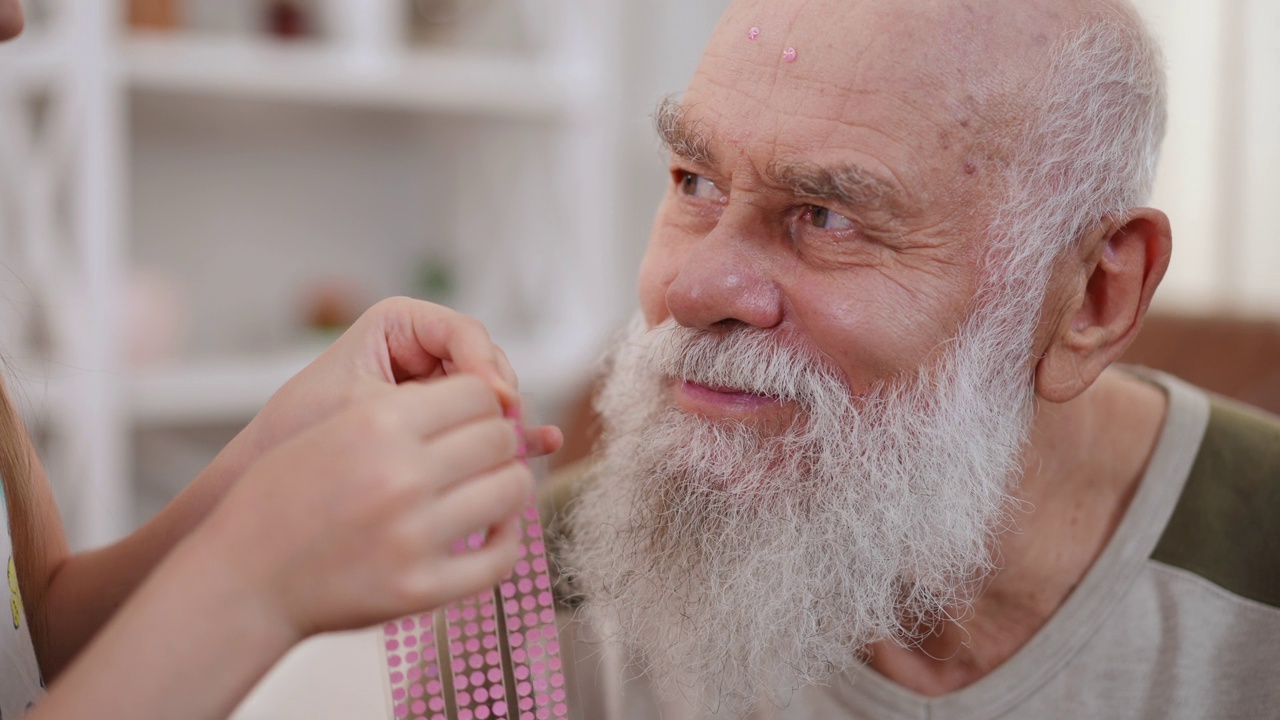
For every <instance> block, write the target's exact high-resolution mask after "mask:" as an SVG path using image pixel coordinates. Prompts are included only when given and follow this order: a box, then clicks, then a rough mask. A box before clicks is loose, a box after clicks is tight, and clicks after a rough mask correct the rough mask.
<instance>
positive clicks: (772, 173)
mask: <svg viewBox="0 0 1280 720" xmlns="http://www.w3.org/2000/svg"><path fill="white" fill-rule="evenodd" d="M765 174H766V176H767V177H768V178H769V179H770V180H771V181H773V182H775V183H777V184H779V185H783V186H785V187H787V188H789V189H790V190H791V191H792V192H794V193H795V194H796V195H799V196H801V197H806V198H815V199H820V200H828V201H831V202H834V203H838V204H840V205H845V206H848V207H853V208H869V209H879V210H884V211H887V212H891V213H894V214H897V213H899V212H901V211H902V209H903V207H902V206H903V202H904V198H903V196H902V192H901V191H900V190H899V189H898V187H897V185H895V184H894V183H892V182H890V181H888V180H885V179H884V178H881V177H879V176H877V175H876V174H874V173H872V172H871V171H869V170H867V169H866V168H864V167H862V166H860V165H855V164H844V165H838V166H834V167H822V166H819V165H815V164H813V163H809V162H801V161H791V160H775V161H773V162H772V163H770V164H769V167H768V168H766V170H765Z"/></svg>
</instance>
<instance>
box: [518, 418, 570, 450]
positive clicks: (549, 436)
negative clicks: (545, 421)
mask: <svg viewBox="0 0 1280 720" xmlns="http://www.w3.org/2000/svg"><path fill="white" fill-rule="evenodd" d="M524 442H525V448H526V450H525V452H526V453H527V454H528V457H531V458H536V457H542V456H543V455H550V454H551V453H553V452H556V451H557V450H559V449H560V448H562V447H564V433H563V432H561V431H560V428H558V427H556V426H555V425H539V426H538V427H531V428H525V430H524Z"/></svg>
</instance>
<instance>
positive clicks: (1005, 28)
mask: <svg viewBox="0 0 1280 720" xmlns="http://www.w3.org/2000/svg"><path fill="white" fill-rule="evenodd" d="M1164 102H1165V98H1164V88H1163V76H1162V71H1161V68H1160V60H1159V55H1158V51H1157V49H1156V48H1155V47H1154V45H1153V43H1152V41H1151V40H1150V39H1149V37H1148V36H1147V34H1146V32H1145V31H1144V29H1143V27H1142V24H1141V22H1140V20H1139V19H1138V17H1137V16H1136V15H1135V13H1134V12H1133V10H1132V9H1131V8H1130V7H1128V6H1127V5H1125V4H1124V3H1123V2H1122V1H1120V0H1117V1H1115V2H1100V1H1098V0H1002V1H995V0H993V1H991V2H974V1H973V0H909V1H904V0H857V1H851V0H804V1H803V2H802V1H800V0H767V1H766V0H740V1H739V2H735V3H734V4H733V6H732V7H731V8H730V9H729V11H728V12H727V13H726V14H725V16H724V17H723V19H722V20H721V22H720V24H719V26H718V28H717V30H716V31H715V34H714V36H713V37H712V39H711V42H710V44H709V45H708V47H707V50H706V53H705V55H704V56H703V59H702V62H701V64H700V66H699V68H698V70H697V73H696V75H695V77H694V79H693V81H692V83H691V84H690V86H689V88H688V90H687V92H685V93H684V94H683V95H682V96H681V97H680V99H679V101H668V102H665V103H663V104H662V105H661V106H660V107H659V109H658V113H657V124H658V129H659V132H660V135H661V137H662V139H663V140H664V142H665V143H666V145H667V146H668V147H669V149H670V167H671V186H670V190H669V192H668V193H667V196H666V199H665V200H664V201H663V203H662V206H661V207H660V209H659V210H658V214H657V218H656V220H655V222H654V226H653V231H652V236H651V239H650V243H649V249H648V253H647V255H646V257H645V261H644V265H643V268H642V271H641V275H640V301H641V308H642V312H641V316H640V317H639V318H638V319H637V321H636V322H635V324H634V326H633V327H632V329H631V332H630V335H629V336H628V337H627V338H626V339H625V341H624V342H622V343H621V345H620V346H619V348H618V349H617V351H616V353H615V354H614V356H613V360H612V363H611V368H610V374H609V377H608V379H607V381H606V383H605V386H604V388H603V390H602V392H601V396H600V399H599V409H600V411H601V414H602V416H603V418H604V427H605V434H606V436H605V446H604V448H603V451H602V455H601V457H600V459H599V462H598V463H597V465H596V467H595V470H594V472H593V473H592V474H591V476H590V478H589V481H588V482H587V484H586V485H585V486H583V487H581V488H580V489H579V490H578V497H577V500H576V502H575V503H574V505H573V506H572V510H571V512H570V514H569V517H568V520H567V522H566V529H567V537H566V539H565V541H564V545H565V547H564V557H563V565H564V567H565V568H566V570H567V572H568V574H569V577H570V578H571V581H572V583H573V585H574V587H575V589H576V590H577V591H578V592H579V593H580V596H581V598H582V600H583V611H582V613H581V617H583V618H585V619H587V620H589V621H590V623H591V626H592V628H593V629H594V631H595V632H597V633H599V635H600V636H601V637H602V638H603V639H604V641H605V642H606V643H607V646H606V647H607V649H608V651H609V652H614V651H615V650H616V651H617V652H619V653H620V654H621V656H622V657H624V658H625V659H627V660H629V661H632V662H633V663H634V664H632V665H630V669H629V670H625V671H624V672H623V675H622V677H613V676H610V673H609V672H608V671H607V669H608V664H605V665H604V666H603V667H604V668H605V670H604V671H602V672H600V673H599V677H597V678H596V680H595V682H591V681H588V680H580V681H579V683H578V687H577V689H576V691H575V694H574V697H573V698H572V699H576V700H577V701H578V702H579V703H582V704H583V706H584V707H583V712H584V713H585V714H586V716H587V717H601V716H602V715H601V714H600V713H601V712H603V711H602V710H600V709H599V708H603V707H606V706H608V707H612V708H613V710H614V711H619V710H620V711H621V713H622V717H625V718H640V717H675V718H683V717H706V716H711V715H722V716H727V717H738V716H744V715H749V716H750V717H762V718H764V717H767V718H774V717H778V718H837V717H857V718H864V717H865V718H899V717H903V718H906V717H919V718H925V717H946V718H952V717H954V718H1010V717H1018V718H1104V717H1105V718H1173V717H1176V718H1183V717H1185V718H1207V717H1260V716H1264V715H1272V714H1274V713H1275V712H1277V710H1276V708H1278V707H1280V681H1277V679H1276V678H1277V675H1276V672H1277V670H1276V668H1277V667H1280V523H1277V522H1276V512H1277V508H1280V489H1278V488H1280V483H1278V482H1277V478H1278V477H1280V425H1277V424H1276V421H1275V419H1274V418H1267V417H1263V416H1262V415H1260V414H1256V413H1253V412H1251V411H1249V410H1247V409H1243V408H1239V407H1234V406H1231V405H1229V404H1227V403H1225V402H1222V401H1219V400H1216V399H1210V398H1208V397H1207V396H1206V395H1205V394H1203V393H1202V392H1200V391H1198V390H1196V389H1194V388H1192V387H1190V386H1188V385H1186V384H1184V383H1181V382H1179V381H1177V380H1175V379H1173V378H1170V377H1167V376H1162V375H1159V374H1156V373H1150V372H1140V371H1136V370H1127V369H1115V368H1111V367H1110V366H1111V365H1112V363H1113V362H1115V361H1116V359H1117V358H1118V357H1119V356H1120V355H1121V353H1122V352H1123V351H1124V350H1125V348H1126V347H1127V346H1128V345H1129V343H1130V342H1131V341H1132V339H1133V337H1134V335H1135V334H1136V333H1137V332H1138V328H1139V326H1140V325H1141V322H1142V319H1143V316H1144V314H1145V313H1146V311H1147V307H1148V303H1149V301H1150V300H1151V297H1152V294H1153V293H1154V291H1155V289H1156V286H1157V285H1158V284H1159V282H1160V279H1161V277H1162V275H1163V273H1164V271H1165V268H1166V266H1167V264H1168V261H1169V253H1170V229H1169V222H1168V219H1167V218H1166V217H1165V215H1164V214H1163V213H1161V212H1159V211H1158V210H1153V209H1150V208H1146V207H1142V204H1143V202H1144V201H1145V199H1146V197H1147V195H1148V192H1149V189H1150V186H1151V182H1152V176H1153V174H1154V170H1155V165H1156V157H1157V154H1158V150H1159V144H1160V139H1161V135H1162V132H1163V128H1164V113H1165V110H1164ZM597 657H598V656H596V655H590V656H588V659H587V660H585V661H584V664H586V665H590V666H592V667H593V668H594V667H597V666H599V663H598V660H597ZM624 678H629V679H626V680H625V681H624ZM593 702H599V703H601V704H599V705H592V704H591V703H593Z"/></svg>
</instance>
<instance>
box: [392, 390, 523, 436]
mask: <svg viewBox="0 0 1280 720" xmlns="http://www.w3.org/2000/svg"><path fill="white" fill-rule="evenodd" d="M392 393H393V395H392V398H391V399H390V400H389V401H388V404H389V407H388V408H387V409H386V410H385V411H384V410H380V409H378V408H376V407H375V409H374V412H375V413H382V412H386V413H389V414H390V415H391V416H392V418H395V419H398V421H399V422H403V423H405V429H406V430H408V431H409V432H412V433H414V434H415V435H417V436H419V437H424V438H425V437H430V436H432V435H435V434H437V433H439V432H442V431H444V430H446V429H449V428H452V427H454V426H455V425H459V424H461V423H464V422H466V421H468V420H477V419H480V418H484V417H500V416H501V415H502V406H501V405H500V403H499V402H498V398H497V396H496V395H494V393H493V390H492V388H491V387H490V386H489V384H488V383H486V382H485V381H484V380H481V379H480V378H478V377H475V376H474V375H459V376H457V377H451V378H445V379H443V380H439V381H435V382H430V383H426V382H416V383H404V384H402V385H398V386H396V387H395V388H394V389H393V390H392Z"/></svg>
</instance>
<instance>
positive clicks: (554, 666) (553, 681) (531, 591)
mask: <svg viewBox="0 0 1280 720" xmlns="http://www.w3.org/2000/svg"><path fill="white" fill-rule="evenodd" d="M524 520H525V542H524V543H521V547H520V560H519V561H518V562H517V563H516V569H515V573H514V574H513V575H512V576H511V577H510V578H509V579H507V580H505V581H504V582H503V583H502V584H501V585H499V589H500V591H501V593H502V609H503V611H504V612H505V613H506V619H507V639H508V642H509V643H510V647H511V664H512V666H513V668H514V669H513V671H512V672H513V673H514V674H515V684H516V708H517V712H518V713H519V714H518V715H517V716H516V717H517V718H518V720H549V719H550V718H564V717H567V716H568V713H569V709H568V706H567V705H566V704H565V689H564V672H563V668H562V667H561V664H560V641H559V638H558V636H557V634H556V609H555V601H554V599H553V598H552V595H551V578H550V577H549V576H548V575H547V557H546V549H545V548H544V546H543V542H542V525H541V524H539V523H538V508H537V507H536V506H534V505H530V506H529V507H527V508H525V511H524Z"/></svg>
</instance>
